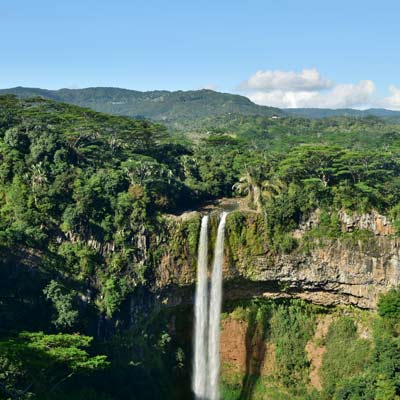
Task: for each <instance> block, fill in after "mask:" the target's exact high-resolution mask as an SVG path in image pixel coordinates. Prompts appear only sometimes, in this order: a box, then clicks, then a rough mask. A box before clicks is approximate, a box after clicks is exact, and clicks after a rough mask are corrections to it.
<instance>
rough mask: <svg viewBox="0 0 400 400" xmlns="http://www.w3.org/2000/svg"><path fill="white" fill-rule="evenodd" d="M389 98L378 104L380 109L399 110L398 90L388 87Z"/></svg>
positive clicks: (399, 94)
mask: <svg viewBox="0 0 400 400" xmlns="http://www.w3.org/2000/svg"><path fill="white" fill-rule="evenodd" d="M389 92H390V96H388V97H385V98H384V99H383V100H382V101H381V102H380V107H384V108H388V109H390V110H400V88H398V87H396V86H394V85H391V86H389Z"/></svg>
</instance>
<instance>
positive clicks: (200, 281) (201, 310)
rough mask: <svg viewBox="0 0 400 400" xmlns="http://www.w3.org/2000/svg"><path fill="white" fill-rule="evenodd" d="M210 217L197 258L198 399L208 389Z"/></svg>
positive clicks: (205, 221) (205, 219) (203, 228)
mask: <svg viewBox="0 0 400 400" xmlns="http://www.w3.org/2000/svg"><path fill="white" fill-rule="evenodd" d="M207 229H208V217H207V216H204V217H203V219H202V221H201V230H200V242H199V249H198V257H197V285H196V295H195V306H194V307H195V308H194V318H195V320H194V332H195V335H194V360H193V381H192V389H193V393H194V394H195V397H196V399H205V398H206V389H207V325H208V313H207V301H208V293H207V292H208V282H207V253H208V232H207Z"/></svg>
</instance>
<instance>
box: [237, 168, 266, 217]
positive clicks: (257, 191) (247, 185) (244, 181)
mask: <svg viewBox="0 0 400 400" xmlns="http://www.w3.org/2000/svg"><path fill="white" fill-rule="evenodd" d="M261 186H262V173H261V169H260V167H259V166H257V167H249V168H247V169H246V171H245V173H244V175H243V176H241V177H240V179H239V182H236V183H235V184H234V185H233V186H232V190H233V191H235V192H237V193H238V194H239V195H247V202H248V204H249V206H250V207H251V208H256V210H257V211H259V212H260V211H261V210H262V197H261Z"/></svg>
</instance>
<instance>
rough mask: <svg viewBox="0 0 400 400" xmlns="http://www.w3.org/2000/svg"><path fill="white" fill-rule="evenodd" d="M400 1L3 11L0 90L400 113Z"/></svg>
mask: <svg viewBox="0 0 400 400" xmlns="http://www.w3.org/2000/svg"><path fill="white" fill-rule="evenodd" d="M399 15H400V2H399V1H398V0H380V1H376V0H373V1H371V0H363V1H360V0H346V1H344V0H318V1H317V0H303V1H302V0H229V1H228V0H214V1H210V0H185V1H183V0H145V1H137V0H79V1H78V0H58V1H55V0H0V88H9V87H14V86H28V87H41V88H46V89H59V88H63V87H68V88H84V87H91V86H114V87H122V88H127V89H135V90H154V89H166V90H192V89H200V88H210V89H213V90H218V91H223V92H230V93H238V94H242V95H245V96H247V97H249V98H250V99H251V100H253V101H254V102H256V103H258V104H263V105H271V106H278V107H283V108H285V107H325V108H344V107H351V108H360V109H363V108H369V107H385V108H389V109H396V110H400V68H399V67H400V40H399V39H400V23H399Z"/></svg>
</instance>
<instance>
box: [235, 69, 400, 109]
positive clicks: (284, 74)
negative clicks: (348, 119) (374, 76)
mask: <svg viewBox="0 0 400 400" xmlns="http://www.w3.org/2000/svg"><path fill="white" fill-rule="evenodd" d="M240 88H241V89H242V91H243V92H244V93H245V94H246V95H247V96H248V97H249V98H250V99H251V100H252V101H254V102H255V103H257V104H262V105H268V106H274V107H280V108H299V107H318V108H359V109H365V108H369V107H373V106H377V104H378V103H379V101H378V100H377V98H376V96H375V92H376V88H375V84H374V82H373V81H371V80H362V81H360V82H358V83H346V84H334V83H333V82H332V81H331V80H328V79H325V78H322V77H321V74H320V73H319V71H318V70H317V69H303V70H302V71H301V72H293V71H258V72H257V73H255V74H254V75H252V76H251V77H250V78H249V79H248V80H247V81H246V82H244V83H243V84H242V85H241V86H240ZM390 90H391V94H392V95H391V96H390V97H388V98H386V99H385V105H387V106H389V105H390V106H391V107H392V108H393V107H398V108H400V89H398V88H396V87H394V86H393V87H391V89H390ZM381 106H382V105H381Z"/></svg>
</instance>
